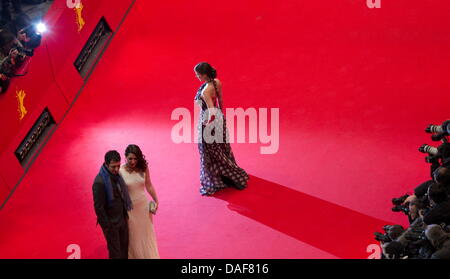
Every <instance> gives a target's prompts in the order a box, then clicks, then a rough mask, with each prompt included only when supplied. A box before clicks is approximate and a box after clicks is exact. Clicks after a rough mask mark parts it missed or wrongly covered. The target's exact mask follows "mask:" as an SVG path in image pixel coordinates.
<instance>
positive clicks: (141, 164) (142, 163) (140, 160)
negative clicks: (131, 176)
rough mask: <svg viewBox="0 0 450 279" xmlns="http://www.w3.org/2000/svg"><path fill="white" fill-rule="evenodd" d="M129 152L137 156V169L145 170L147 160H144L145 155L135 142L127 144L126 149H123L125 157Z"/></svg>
mask: <svg viewBox="0 0 450 279" xmlns="http://www.w3.org/2000/svg"><path fill="white" fill-rule="evenodd" d="M130 153H133V154H134V155H135V156H136V158H137V164H136V168H137V169H138V170H139V171H142V172H145V171H146V170H147V167H148V163H147V160H145V156H144V154H142V151H141V149H140V148H139V146H137V145H135V144H130V145H128V146H127V149H125V157H127V156H128V155H129V154H130Z"/></svg>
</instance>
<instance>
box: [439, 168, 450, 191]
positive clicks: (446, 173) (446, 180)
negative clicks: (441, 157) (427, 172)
mask: <svg viewBox="0 0 450 279" xmlns="http://www.w3.org/2000/svg"><path fill="white" fill-rule="evenodd" d="M436 182H438V183H441V184H443V185H445V186H446V187H450V169H449V168H444V167H443V168H440V169H439V170H438V171H437V174H436Z"/></svg>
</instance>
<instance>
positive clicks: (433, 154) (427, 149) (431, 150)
mask: <svg viewBox="0 0 450 279" xmlns="http://www.w3.org/2000/svg"><path fill="white" fill-rule="evenodd" d="M419 152H421V153H425V154H429V156H427V157H425V161H426V162H427V163H430V164H432V163H437V162H439V158H440V154H439V151H438V148H437V147H434V146H431V145H428V144H423V145H422V146H421V147H419Z"/></svg>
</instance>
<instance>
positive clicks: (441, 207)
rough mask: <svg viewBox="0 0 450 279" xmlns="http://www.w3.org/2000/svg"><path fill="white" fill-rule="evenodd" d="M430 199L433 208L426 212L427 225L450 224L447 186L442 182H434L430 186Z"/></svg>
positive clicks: (425, 221) (449, 202)
mask: <svg viewBox="0 0 450 279" xmlns="http://www.w3.org/2000/svg"><path fill="white" fill-rule="evenodd" d="M428 199H429V201H430V205H431V209H430V210H429V211H428V212H427V213H425V215H424V217H423V221H424V223H425V224H427V225H431V224H438V225H440V224H442V223H444V224H446V225H448V224H450V201H449V199H448V194H447V189H446V187H445V186H444V185H442V184H440V183H434V184H433V185H431V186H430V187H429V188H428Z"/></svg>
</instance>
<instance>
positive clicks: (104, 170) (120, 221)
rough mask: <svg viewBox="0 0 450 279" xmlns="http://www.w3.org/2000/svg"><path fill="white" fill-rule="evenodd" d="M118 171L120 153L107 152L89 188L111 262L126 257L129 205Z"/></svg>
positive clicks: (123, 183)
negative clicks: (90, 188)
mask: <svg viewBox="0 0 450 279" xmlns="http://www.w3.org/2000/svg"><path fill="white" fill-rule="evenodd" d="M119 169H120V154H119V153H118V152H117V151H115V150H112V151H108V152H107V153H106V154H105V163H104V164H103V165H102V167H101V169H100V172H99V174H98V175H97V176H96V177H95V180H94V185H93V186H92V192H93V195H94V208H95V213H96V214H97V224H100V226H101V228H102V230H103V234H104V236H105V239H106V242H107V245H108V251H109V258H110V259H127V258H128V223H127V220H128V212H127V211H128V210H131V207H132V205H131V200H130V196H129V194H128V189H127V186H126V185H125V182H124V181H123V179H122V177H121V176H120V174H119Z"/></svg>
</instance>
